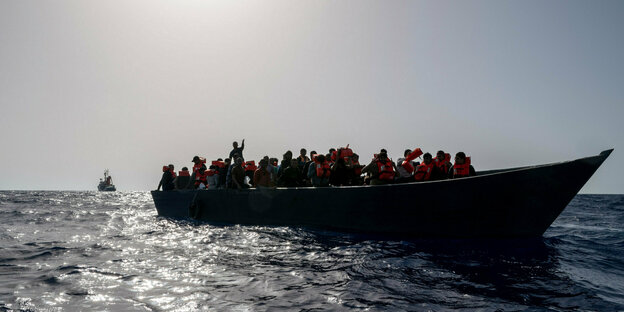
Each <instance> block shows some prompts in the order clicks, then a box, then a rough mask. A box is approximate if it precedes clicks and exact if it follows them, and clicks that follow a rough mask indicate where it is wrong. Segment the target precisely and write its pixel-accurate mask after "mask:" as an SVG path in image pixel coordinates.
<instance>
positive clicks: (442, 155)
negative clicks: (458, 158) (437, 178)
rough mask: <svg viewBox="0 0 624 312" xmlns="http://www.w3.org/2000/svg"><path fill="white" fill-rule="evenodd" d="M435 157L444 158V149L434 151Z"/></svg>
mask: <svg viewBox="0 0 624 312" xmlns="http://www.w3.org/2000/svg"><path fill="white" fill-rule="evenodd" d="M436 158H437V159H438V160H445V159H444V151H438V152H437V153H436ZM446 160H448V159H446Z"/></svg>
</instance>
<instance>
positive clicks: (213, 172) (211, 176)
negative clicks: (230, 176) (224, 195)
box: [204, 165, 219, 189]
mask: <svg viewBox="0 0 624 312" xmlns="http://www.w3.org/2000/svg"><path fill="white" fill-rule="evenodd" d="M204 175H205V176H206V189H216V188H217V186H218V185H219V172H218V171H217V166H215V165H210V167H208V170H206V171H205V172H204Z"/></svg>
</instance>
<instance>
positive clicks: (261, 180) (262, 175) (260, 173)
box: [253, 156, 272, 188]
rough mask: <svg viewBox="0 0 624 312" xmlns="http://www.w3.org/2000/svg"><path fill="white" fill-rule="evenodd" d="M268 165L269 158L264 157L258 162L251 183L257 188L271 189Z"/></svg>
mask: <svg viewBox="0 0 624 312" xmlns="http://www.w3.org/2000/svg"><path fill="white" fill-rule="evenodd" d="M268 165H269V157H268V156H265V158H262V160H260V162H258V166H260V167H259V168H258V169H256V172H254V177H253V183H254V185H255V186H256V188H258V187H271V184H272V183H271V172H270V171H269V170H267V166H268Z"/></svg>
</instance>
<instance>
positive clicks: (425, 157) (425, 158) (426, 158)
mask: <svg viewBox="0 0 624 312" xmlns="http://www.w3.org/2000/svg"><path fill="white" fill-rule="evenodd" d="M431 158H432V157H431V154H430V153H425V155H423V162H424V163H425V164H427V165H428V164H430V163H431Z"/></svg>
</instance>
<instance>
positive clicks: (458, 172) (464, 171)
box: [453, 157, 470, 178]
mask: <svg viewBox="0 0 624 312" xmlns="http://www.w3.org/2000/svg"><path fill="white" fill-rule="evenodd" d="M468 176H470V157H466V161H465V162H464V164H463V165H458V164H457V163H455V164H453V178H463V177H468Z"/></svg>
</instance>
